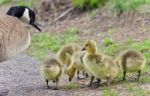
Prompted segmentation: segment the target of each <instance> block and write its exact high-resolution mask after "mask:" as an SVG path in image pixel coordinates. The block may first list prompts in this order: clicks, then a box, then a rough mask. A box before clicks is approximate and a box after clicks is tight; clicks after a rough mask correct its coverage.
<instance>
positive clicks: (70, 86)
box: [63, 83, 80, 90]
mask: <svg viewBox="0 0 150 96" xmlns="http://www.w3.org/2000/svg"><path fill="white" fill-rule="evenodd" d="M63 88H64V89H67V90H75V89H78V88H80V85H79V84H77V83H69V84H66V85H64V86H63Z"/></svg>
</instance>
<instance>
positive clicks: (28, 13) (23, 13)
mask: <svg viewBox="0 0 150 96" xmlns="http://www.w3.org/2000/svg"><path fill="white" fill-rule="evenodd" d="M6 14H7V15H10V16H14V17H17V18H18V19H20V20H21V21H22V22H24V23H27V24H30V25H32V26H33V27H34V28H36V29H37V30H39V31H41V29H40V28H39V27H38V24H37V23H36V18H35V13H34V11H33V10H32V9H30V8H29V7H26V6H14V7H10V8H9V9H8V11H7V13H6Z"/></svg>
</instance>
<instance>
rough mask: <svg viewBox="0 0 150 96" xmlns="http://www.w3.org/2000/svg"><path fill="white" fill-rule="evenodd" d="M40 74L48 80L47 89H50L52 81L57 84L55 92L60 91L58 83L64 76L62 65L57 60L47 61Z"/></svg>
mask: <svg viewBox="0 0 150 96" xmlns="http://www.w3.org/2000/svg"><path fill="white" fill-rule="evenodd" d="M40 72H41V75H42V76H43V77H44V79H45V80H46V84H47V88H50V87H49V85H48V81H49V80H52V81H53V82H54V83H56V86H55V88H54V90H58V82H59V78H60V76H61V74H62V68H61V63H60V62H59V61H58V60H57V59H55V58H50V59H46V60H45V61H44V63H43V64H42V65H41V67H40Z"/></svg>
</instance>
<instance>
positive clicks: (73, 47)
mask: <svg viewBox="0 0 150 96" xmlns="http://www.w3.org/2000/svg"><path fill="white" fill-rule="evenodd" d="M78 50H79V45H77V44H67V45H65V46H63V47H62V48H61V49H60V50H59V51H58V53H57V55H58V58H59V60H60V61H61V63H62V64H66V65H67V66H68V65H69V64H70V63H71V58H70V57H71V56H72V55H73V53H74V52H76V51H78Z"/></svg>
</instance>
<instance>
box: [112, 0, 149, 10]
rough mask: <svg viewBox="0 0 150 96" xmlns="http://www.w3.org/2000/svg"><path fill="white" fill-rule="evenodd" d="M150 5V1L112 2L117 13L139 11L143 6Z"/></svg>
mask: <svg viewBox="0 0 150 96" xmlns="http://www.w3.org/2000/svg"><path fill="white" fill-rule="evenodd" d="M148 3H150V0H111V3H110V4H111V6H112V7H113V8H112V9H114V10H115V11H117V12H119V11H120V10H122V11H137V10H138V9H140V8H141V7H142V6H143V5H145V4H148Z"/></svg>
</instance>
